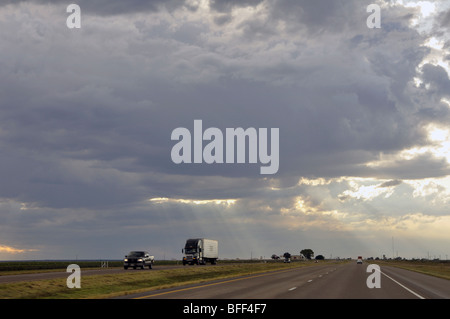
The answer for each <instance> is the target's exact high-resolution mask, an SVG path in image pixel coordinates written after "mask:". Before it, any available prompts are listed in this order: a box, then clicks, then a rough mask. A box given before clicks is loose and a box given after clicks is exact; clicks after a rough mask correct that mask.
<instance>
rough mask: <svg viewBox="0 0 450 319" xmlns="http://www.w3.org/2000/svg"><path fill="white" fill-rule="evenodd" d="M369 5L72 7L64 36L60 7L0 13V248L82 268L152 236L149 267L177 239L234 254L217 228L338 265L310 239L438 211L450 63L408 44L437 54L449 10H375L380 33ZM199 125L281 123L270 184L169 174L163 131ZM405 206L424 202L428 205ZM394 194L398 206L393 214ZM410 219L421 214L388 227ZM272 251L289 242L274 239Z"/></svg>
mask: <svg viewBox="0 0 450 319" xmlns="http://www.w3.org/2000/svg"><path fill="white" fill-rule="evenodd" d="M372 2H373V1H353V0H348V1H325V0H323V1H322V0H321V1H290V0H277V1H264V0H248V1H219V0H217V1H159V0H157V1H138V0H132V1H84V0H81V1H78V2H77V3H78V4H79V5H80V7H81V12H82V27H81V28H80V29H68V28H67V27H66V24H65V23H66V18H67V16H68V13H66V10H65V9H66V7H67V5H68V4H66V3H62V2H60V1H50V0H48V1H45V0H35V1H3V2H2V3H1V4H0V30H1V31H0V43H1V44H0V72H1V74H2V76H1V77H0V96H1V99H0V147H1V149H2V154H1V156H0V174H1V175H0V176H1V178H2V182H1V183H0V200H1V201H0V204H1V205H0V216H1V217H0V218H2V220H3V221H4V222H2V223H1V226H0V230H1V232H0V233H1V235H0V245H4V246H5V247H13V248H14V249H16V250H10V251H21V249H22V250H23V251H24V252H26V254H24V256H34V257H36V256H37V257H58V256H53V255H52V254H53V253H55V254H56V255H57V254H62V255H64V254H65V255H64V257H67V256H69V257H72V256H73V255H74V254H75V253H74V252H75V251H76V252H77V254H85V256H86V258H93V257H95V256H96V254H97V253H96V252H97V251H98V250H101V249H102V248H103V246H104V245H105V244H106V243H108V247H112V246H114V245H111V242H121V243H120V244H117V248H116V249H112V248H108V250H107V252H106V253H105V254H106V255H107V256H105V257H108V258H115V257H117V256H119V257H120V256H121V255H123V253H122V250H129V249H134V247H131V246H132V245H135V244H136V242H135V240H133V239H131V237H133V236H138V237H139V236H145V234H147V230H149V232H150V233H151V235H150V236H149V238H148V243H147V244H146V245H148V246H151V247H150V248H153V249H155V250H156V251H157V252H158V253H160V254H161V253H162V252H167V255H170V256H177V253H176V252H178V251H179V247H181V245H182V241H183V240H184V237H190V236H205V237H208V236H212V237H217V238H219V239H220V240H221V241H223V242H224V243H226V244H224V246H225V247H226V248H224V249H223V250H222V251H224V252H225V255H227V256H235V254H237V255H239V254H241V255H242V254H246V253H247V252H248V251H249V250H250V247H247V246H246V247H240V248H239V251H238V252H237V251H236V252H234V251H233V249H232V247H235V246H236V245H233V244H232V240H229V239H228V237H227V236H228V235H227V231H228V232H229V233H233V234H235V238H238V237H239V236H245V238H247V240H248V242H249V243H251V244H249V246H252V245H253V246H254V248H255V250H256V246H258V249H259V250H258V251H260V254H265V255H266V256H269V255H271V254H272V253H275V251H274V250H275V249H280V250H286V249H292V250H293V249H298V250H301V249H302V248H308V247H302V245H303V243H311V245H316V246H317V249H319V250H323V251H324V254H325V253H328V252H330V253H331V250H333V249H334V250H335V251H339V252H338V254H346V253H347V251H346V250H345V249H343V248H338V247H334V248H333V249H331V248H329V247H327V242H326V240H324V239H323V238H322V239H320V234H323V233H327V231H330V230H331V231H332V232H333V234H335V236H337V238H340V239H342V243H343V244H342V247H345V243H349V242H352V240H351V238H354V236H356V235H354V234H353V231H354V227H356V226H355V225H358V226H360V225H364V227H367V229H370V230H371V231H372V230H374V229H372V228H371V227H370V225H372V224H373V223H376V222H380V225H384V226H383V227H381V228H383V231H386V233H389V232H390V231H391V229H393V228H395V225H400V224H401V227H400V226H399V229H400V228H401V229H413V228H414V227H416V226H410V224H409V223H412V222H413V221H414V222H415V221H418V220H419V221H423V220H427V221H429V222H430V223H431V220H434V219H433V218H447V217H448V216H447V217H446V215H445V213H444V211H445V210H443V207H444V206H445V205H446V204H448V200H447V199H446V194H448V193H449V192H450V188H448V187H450V185H448V184H447V183H448V176H449V175H450V170H449V169H450V167H449V161H450V159H449V157H448V146H446V145H448V144H445V143H446V141H447V140H446V139H447V138H448V135H447V137H445V136H444V137H443V138H438V139H434V140H433V138H432V137H433V136H432V135H430V132H432V129H434V128H436V127H441V126H442V125H444V127H445V125H447V127H448V123H449V105H450V104H449V102H448V101H449V92H450V78H449V75H448V58H447V59H445V57H446V56H447V57H448V56H449V52H448V51H446V49H445V46H442V47H441V48H439V49H437V48H436V47H433V46H431V45H425V44H426V43H430V42H427V41H430V39H431V38H433V37H434V38H435V39H439V41H441V42H442V43H448V41H449V39H448V38H446V37H447V35H446V33H445V32H442V30H443V29H445V28H448V23H447V20H448V19H447V16H448V10H449V8H446V7H444V6H442V7H441V6H439V5H438V2H436V6H435V11H434V13H433V17H435V20H433V21H434V23H433V24H432V27H430V28H429V29H427V30H425V31H424V30H420V29H419V28H418V27H417V26H416V25H415V21H417V19H418V20H419V21H420V19H423V13H422V11H421V10H420V8H419V7H417V6H406V5H401V4H388V3H386V2H380V5H381V8H382V28H381V29H370V28H368V27H367V25H366V19H367V17H368V15H369V13H367V11H366V8H367V6H368V5H369V4H370V3H372ZM447 49H448V47H447ZM442 57H444V58H442ZM196 119H201V120H202V121H203V126H204V127H205V128H207V127H217V128H219V129H221V130H222V131H225V129H226V128H237V127H242V128H244V129H246V128H249V127H255V128H279V130H280V168H279V171H278V172H277V174H275V175H273V176H262V175H260V174H259V166H260V165H259V164H258V165H253V164H248V163H247V164H211V165H208V164H180V165H177V164H174V163H173V162H172V161H171V157H170V152H171V149H172V147H173V145H174V141H172V140H171V139H170V136H171V132H172V131H173V130H174V129H175V128H177V127H185V128H188V129H190V130H192V129H193V124H194V120H196ZM445 150H446V151H445ZM446 152H447V153H446ZM352 178H355V179H356V180H358V179H362V180H363V181H364V182H361V184H359V183H360V182H354V183H356V184H352V182H350V180H351V179H352ZM429 179H437V181H436V183H435V184H430V182H429ZM301 180H303V181H304V182H303V183H302V182H299V181H301ZM306 181H309V182H306ZM359 181H360V180H359ZM422 181H427V183H428V184H427V185H435V187H434V186H433V187H431V186H430V187H431V188H427V189H428V190H430V192H431V193H427V192H421V191H419V190H423V189H424V188H423V187H422V186H419V184H420V183H421V182H422ZM365 183H368V184H370V187H369V185H365ZM417 183H419V184H417ZM363 184H364V185H363ZM356 185H358V187H357V186H356ZM420 185H422V184H420ZM394 186H395V187H394ZM363 187H369V188H368V189H370V191H372V192H373V195H371V196H363V195H360V193H358V191H359V190H361V189H363ZM418 194H423V195H424V194H427V195H426V196H433V205H434V206H433V209H431V210H428V208H429V207H428V208H427V207H426V206H427V205H426V202H422V200H421V199H420V198H422V197H421V196H419V195H418ZM372 196H375V197H372ZM383 196H384V197H383ZM395 196H398V198H400V199H401V201H400V202H401V203H404V206H402V205H401V204H396V205H395V209H393V210H395V212H392V216H391V215H389V213H388V212H386V209H387V207H389V205H391V204H392V202H391V200H390V199H392V198H394V197H395ZM424 196H425V195H424ZM374 198H377V199H379V200H374ZM381 198H384V200H380V199H381ZM428 198H429V197H428ZM409 199H411V200H415V201H416V202H417V203H418V204H420V205H419V206H416V208H414V209H413V208H412V207H411V206H410V202H408V200H409ZM221 200H222V201H221ZM227 200H228V201H227ZM369 202H370V205H369ZM225 203H226V204H225ZM421 205H423V206H421ZM381 212H383V213H382V214H381ZM447 213H448V212H447ZM386 214H387V215H386ZM411 214H423V215H420V218H412V217H411V218H405V219H401V217H399V216H412V215H411ZM414 216H416V217H417V216H419V215H414ZM422 216H425V217H424V218H422ZM426 216H432V218H431V217H430V219H426ZM390 217H392V219H389V218H390ZM386 220H390V221H391V222H392V227H391V225H390V224H389V223H386ZM405 220H407V221H408V222H405ZM446 220H447V219H446ZM196 222H197V224H196ZM383 223H386V224H383ZM427 225H428V224H427ZM408 227H409V228H408ZM180 229H182V231H179V230H180ZM284 229H290V230H289V231H288V232H287V233H285V234H283V235H280V237H277V236H276V235H267V237H263V236H262V235H261V234H274V233H276V234H279V233H280V232H282V231H283V230H284ZM311 229H313V230H314V233H313V234H312V233H311V232H310V230H311ZM195 231H197V232H200V234H199V233H195V234H194V233H193V232H195ZM81 233H83V234H85V233H90V234H91V235H88V236H84V237H83V236H81V237H83V238H82V239H80V234H81ZM386 233H383V235H386ZM63 234H66V235H63ZM116 234H120V236H121V237H120V238H115V235H116ZM162 234H167V236H168V237H170V238H172V239H170V240H168V241H167V242H164V243H161V242H159V241H158V240H157V238H160V237H161V236H162ZM244 234H245V235H244ZM328 234H329V233H328ZM64 236H65V237H64ZM405 236H412V235H411V234H409V233H407V232H405ZM388 237H389V235H388ZM124 238H127V239H126V240H124ZM297 238H298V240H297ZM327 238H328V237H327ZM286 239H290V240H292V241H298V242H299V243H298V245H300V246H301V247H298V246H297V244H292V245H293V247H282V246H280V243H282V242H283V241H285V240H286ZM294 239H295V240H294ZM437 240H438V241H439V239H437ZM93 242H95V243H96V244H95V245H91V243H93ZM261 243H265V244H261ZM264 245H266V247H267V248H266V249H264V248H263V247H264ZM364 245H365V244H364V241H363V240H362V239H361V244H360V246H359V249H363V247H364ZM380 245H381V246H378V247H376V248H373V252H374V253H379V252H380V251H382V249H383V243H380ZM388 245H389V244H388ZM68 247H70V248H68ZM89 247H91V248H89ZM128 247H129V248H128ZM13 248H11V249H13ZM150 248H149V249H150ZM26 249H32V250H31V251H27V250H26ZM354 249H358V248H357V247H354ZM405 250H406V248H405ZM5 251H7V250H5ZM351 253H353V251H348V254H351ZM408 253H409V254H413V253H414V252H413V250H412V251H409V252H408ZM0 254H1V251H0ZM333 254H334V253H333ZM62 255H61V256H62ZM334 255H336V254H334ZM2 256H3V255H0V257H2ZM5 256H6V257H4V258H9V255H5Z"/></svg>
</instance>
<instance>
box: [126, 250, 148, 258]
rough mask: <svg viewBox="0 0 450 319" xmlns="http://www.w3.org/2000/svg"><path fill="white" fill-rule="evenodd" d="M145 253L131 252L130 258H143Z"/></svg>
mask: <svg viewBox="0 0 450 319" xmlns="http://www.w3.org/2000/svg"><path fill="white" fill-rule="evenodd" d="M144 255H145V253H144V252H143V251H131V252H130V253H129V254H128V257H143V256H144Z"/></svg>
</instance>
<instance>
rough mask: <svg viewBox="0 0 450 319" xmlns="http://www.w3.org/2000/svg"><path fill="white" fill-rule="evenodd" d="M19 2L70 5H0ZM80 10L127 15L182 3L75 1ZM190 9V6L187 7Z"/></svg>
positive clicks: (42, 0) (167, 0) (36, 0)
mask: <svg viewBox="0 0 450 319" xmlns="http://www.w3.org/2000/svg"><path fill="white" fill-rule="evenodd" d="M20 2H25V3H26V2H28V3H36V4H53V5H61V6H62V8H63V9H65V8H66V6H68V5H69V4H70V3H72V2H67V1H60V0H17V1H15V0H4V1H2V2H1V3H0V6H2V5H8V4H18V3H20ZM76 4H78V5H79V6H80V7H81V8H82V10H83V11H82V12H83V13H87V14H90V13H91V14H98V15H102V16H103V15H104V16H108V15H120V14H129V13H136V12H156V11H158V10H160V9H161V8H166V9H169V10H174V9H176V8H178V7H180V6H183V5H184V1H179V0H127V1H121V0H96V1H90V0H78V1H76ZM188 7H189V8H190V9H192V5H189V6H188Z"/></svg>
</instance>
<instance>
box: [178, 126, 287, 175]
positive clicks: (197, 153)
mask: <svg viewBox="0 0 450 319" xmlns="http://www.w3.org/2000/svg"><path fill="white" fill-rule="evenodd" d="M171 139H172V141H179V142H178V143H176V144H175V145H174V146H173V147H172V151H171V154H170V156H171V158H172V162H174V163H175V164H182V163H186V164H191V163H196V164H201V163H206V164H214V163H216V164H223V163H227V164H233V163H238V164H242V163H246V162H247V159H246V158H247V154H248V163H250V164H255V163H258V160H259V162H260V163H261V164H263V165H265V166H261V168H260V173H261V174H275V173H277V172H278V168H279V163H280V158H279V152H280V147H279V139H280V130H279V129H278V128H271V129H270V152H269V150H268V149H269V143H268V129H267V128H259V129H258V130H257V129H256V128H253V127H250V128H247V129H246V130H244V129H243V128H241V127H239V128H227V129H226V130H225V134H224V133H223V132H222V131H221V130H220V129H219V128H217V127H210V128H207V129H206V130H205V131H203V122H202V120H194V130H193V134H191V131H190V130H189V129H187V128H184V127H178V128H176V129H174V130H173V131H172V135H171ZM224 139H225V141H224ZM204 141H208V143H207V144H206V145H205V146H203V142H204ZM247 141H248V143H247ZM235 153H236V154H235ZM192 157H193V158H192Z"/></svg>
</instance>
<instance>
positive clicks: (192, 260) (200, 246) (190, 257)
mask: <svg viewBox="0 0 450 319" xmlns="http://www.w3.org/2000/svg"><path fill="white" fill-rule="evenodd" d="M182 252H183V254H184V256H183V266H185V265H186V264H189V265H205V264H206V263H207V262H209V263H211V264H212V265H215V264H216V262H217V258H219V244H218V242H217V240H213V239H206V238H192V239H188V240H186V245H185V246H184V249H182Z"/></svg>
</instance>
